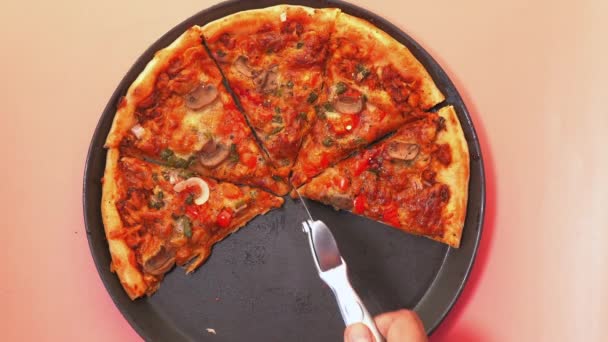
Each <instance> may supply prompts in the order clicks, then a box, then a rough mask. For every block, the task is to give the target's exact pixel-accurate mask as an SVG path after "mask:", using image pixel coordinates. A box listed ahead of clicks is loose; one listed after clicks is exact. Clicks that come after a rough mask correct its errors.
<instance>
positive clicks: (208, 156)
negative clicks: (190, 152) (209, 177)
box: [199, 139, 230, 168]
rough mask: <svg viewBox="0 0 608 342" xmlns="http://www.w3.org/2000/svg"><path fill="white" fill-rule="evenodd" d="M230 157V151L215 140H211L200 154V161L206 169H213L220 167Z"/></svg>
mask: <svg viewBox="0 0 608 342" xmlns="http://www.w3.org/2000/svg"><path fill="white" fill-rule="evenodd" d="M229 155H230V149H229V148H228V147H227V146H226V145H224V144H222V143H219V142H216V141H215V140H213V139H209V140H208V141H207V142H206V143H205V145H203V148H202V149H201V151H200V152H199V160H200V162H201V164H203V166H205V167H209V168H213V167H216V166H218V165H220V164H221V163H222V162H223V161H224V160H225V159H226V158H228V156H229Z"/></svg>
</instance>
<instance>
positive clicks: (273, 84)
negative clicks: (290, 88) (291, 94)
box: [253, 65, 279, 93]
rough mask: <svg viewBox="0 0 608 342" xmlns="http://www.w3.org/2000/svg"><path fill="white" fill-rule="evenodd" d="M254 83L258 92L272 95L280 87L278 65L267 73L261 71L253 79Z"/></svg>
mask: <svg viewBox="0 0 608 342" xmlns="http://www.w3.org/2000/svg"><path fill="white" fill-rule="evenodd" d="M253 83H254V84H255V86H256V87H257V89H258V91H262V92H264V93H270V92H273V91H275V90H276V89H277V88H278V87H279V67H278V65H273V66H271V67H270V68H269V69H268V70H267V71H266V70H263V71H261V72H260V73H259V74H258V75H257V76H255V77H254V78H253Z"/></svg>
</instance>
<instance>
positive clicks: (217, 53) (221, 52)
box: [215, 50, 226, 57]
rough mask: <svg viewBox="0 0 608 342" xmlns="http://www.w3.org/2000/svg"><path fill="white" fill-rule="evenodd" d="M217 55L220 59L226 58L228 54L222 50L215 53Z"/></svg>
mask: <svg viewBox="0 0 608 342" xmlns="http://www.w3.org/2000/svg"><path fill="white" fill-rule="evenodd" d="M215 54H216V55H217V56H218V57H224V56H226V53H225V52H224V51H222V50H217V51H216V52H215Z"/></svg>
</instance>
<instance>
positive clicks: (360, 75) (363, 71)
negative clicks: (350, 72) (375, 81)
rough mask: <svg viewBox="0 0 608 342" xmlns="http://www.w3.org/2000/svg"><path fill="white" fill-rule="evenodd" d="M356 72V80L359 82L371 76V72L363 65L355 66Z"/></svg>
mask: <svg viewBox="0 0 608 342" xmlns="http://www.w3.org/2000/svg"><path fill="white" fill-rule="evenodd" d="M355 71H356V72H355V80H357V81H358V82H361V81H363V80H364V79H365V78H366V77H367V76H369V74H371V71H370V70H369V69H368V68H366V67H365V66H364V65H363V64H361V63H359V64H357V66H355Z"/></svg>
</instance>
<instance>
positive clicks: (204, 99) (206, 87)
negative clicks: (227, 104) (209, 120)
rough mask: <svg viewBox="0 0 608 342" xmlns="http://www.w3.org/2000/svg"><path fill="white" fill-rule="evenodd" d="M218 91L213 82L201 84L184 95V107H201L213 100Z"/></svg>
mask: <svg viewBox="0 0 608 342" xmlns="http://www.w3.org/2000/svg"><path fill="white" fill-rule="evenodd" d="M218 94H219V92H218V91H217V88H216V87H215V86H214V85H213V84H204V83H203V84H201V85H199V86H198V87H196V89H194V90H193V91H191V92H190V93H189V94H188V95H186V107H188V108H190V109H195V110H196V109H201V108H203V107H205V106H206V105H208V104H210V103H211V102H213V101H214V100H215V99H216V98H217V96H218Z"/></svg>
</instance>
